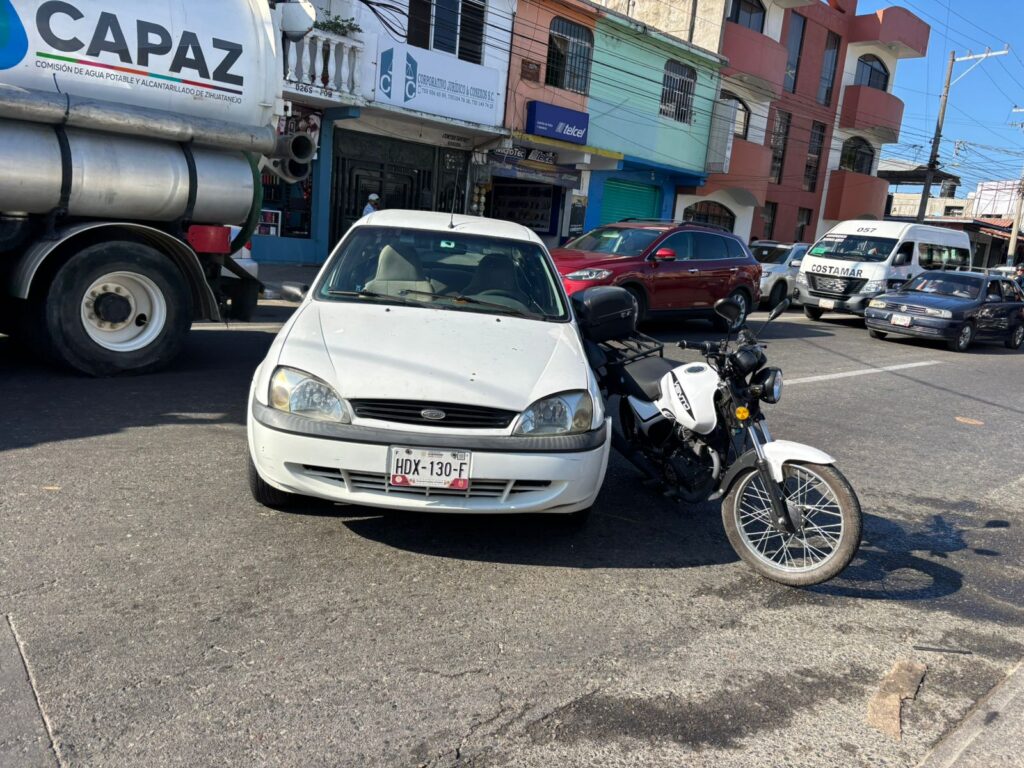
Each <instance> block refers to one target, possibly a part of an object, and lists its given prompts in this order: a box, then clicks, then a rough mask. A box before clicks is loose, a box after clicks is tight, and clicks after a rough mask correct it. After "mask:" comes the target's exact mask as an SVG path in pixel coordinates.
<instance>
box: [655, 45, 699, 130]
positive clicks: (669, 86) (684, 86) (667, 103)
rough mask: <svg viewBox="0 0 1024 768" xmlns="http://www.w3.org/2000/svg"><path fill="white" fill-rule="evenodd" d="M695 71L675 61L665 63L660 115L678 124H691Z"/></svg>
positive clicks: (695, 79) (695, 81)
mask: <svg viewBox="0 0 1024 768" xmlns="http://www.w3.org/2000/svg"><path fill="white" fill-rule="evenodd" d="M696 87H697V70H696V69H694V68H693V67H690V66H687V65H686V64H682V63H681V62H678V61H676V60H675V59H669V60H668V61H666V62H665V75H664V77H663V78H662V80H661V114H662V115H664V116H665V117H671V118H672V119H673V120H677V121H678V122H680V123H692V122H693V92H694V90H695V89H696Z"/></svg>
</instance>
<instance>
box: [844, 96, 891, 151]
mask: <svg viewBox="0 0 1024 768" xmlns="http://www.w3.org/2000/svg"><path fill="white" fill-rule="evenodd" d="M902 122H903V102H902V101H900V99H898V98H897V97H895V96H893V95H892V94H891V93H887V92H886V91H881V90H879V89H877V88H871V87H869V86H866V85H848V86H846V90H845V91H844V92H843V107H842V112H841V113H840V119H839V127H840V128H847V129H853V130H859V131H865V132H869V133H872V134H874V135H875V137H876V138H877V139H878V140H879V141H881V142H883V143H886V142H893V141H898V140H899V137H900V124H901V123H902Z"/></svg>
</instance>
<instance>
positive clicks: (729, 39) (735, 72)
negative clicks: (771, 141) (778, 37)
mask: <svg viewBox="0 0 1024 768" xmlns="http://www.w3.org/2000/svg"><path fill="white" fill-rule="evenodd" d="M722 53H723V54H724V55H725V57H726V58H727V59H729V64H728V66H726V67H725V68H724V69H723V70H722V77H731V78H734V79H736V80H739V81H740V82H742V83H743V84H745V85H747V86H749V87H750V88H753V89H755V90H757V91H759V92H760V93H762V94H764V95H765V96H767V97H768V98H771V99H776V98H778V97H779V94H780V93H782V82H783V80H784V79H785V75H786V48H785V46H783V45H780V44H779V43H777V42H775V41H774V40H772V39H771V38H770V37H768V36H767V35H762V34H761V33H760V32H755V31H754V30H752V29H747V28H746V27H742V26H740V25H739V24H734V23H733V22H731V21H727V22H726V23H725V30H724V32H723V35H722Z"/></svg>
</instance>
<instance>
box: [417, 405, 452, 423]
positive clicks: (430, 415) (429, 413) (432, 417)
mask: <svg viewBox="0 0 1024 768" xmlns="http://www.w3.org/2000/svg"><path fill="white" fill-rule="evenodd" d="M447 415H448V414H446V413H445V412H444V411H442V410H439V409H438V408H424V409H423V410H422V411H420V416H422V417H423V418H424V419H427V420H428V421H442V420H443V419H444V417H445V416H447Z"/></svg>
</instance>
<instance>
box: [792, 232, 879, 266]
mask: <svg viewBox="0 0 1024 768" xmlns="http://www.w3.org/2000/svg"><path fill="white" fill-rule="evenodd" d="M896 242H897V241H896V240H894V239H893V238H890V237H862V236H861V235H825V236H824V237H823V238H821V240H819V241H818V242H816V243H815V244H814V246H813V247H812V248H811V250H810V255H811V256H821V257H823V258H826V259H840V260H842V261H885V260H886V259H888V258H889V254H890V253H892V249H893V247H895V245H896Z"/></svg>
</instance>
